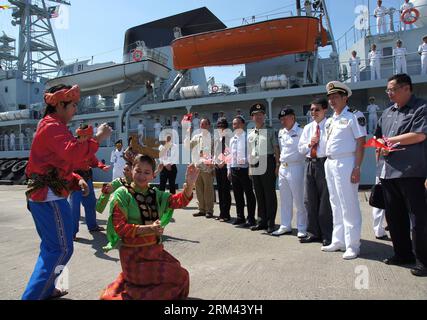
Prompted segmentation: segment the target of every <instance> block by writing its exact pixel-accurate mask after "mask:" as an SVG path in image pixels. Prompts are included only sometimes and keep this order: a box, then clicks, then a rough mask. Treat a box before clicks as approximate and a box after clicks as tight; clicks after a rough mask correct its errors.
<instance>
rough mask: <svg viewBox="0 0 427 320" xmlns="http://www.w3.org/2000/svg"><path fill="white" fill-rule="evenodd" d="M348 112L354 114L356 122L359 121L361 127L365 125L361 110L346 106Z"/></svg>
mask: <svg viewBox="0 0 427 320" xmlns="http://www.w3.org/2000/svg"><path fill="white" fill-rule="evenodd" d="M348 112H351V113H353V114H354V116H355V117H356V118H357V122H358V123H359V125H360V126H362V127H364V126H366V118H365V116H364V115H363V113H362V112H361V111H359V110H357V109H351V108H348Z"/></svg>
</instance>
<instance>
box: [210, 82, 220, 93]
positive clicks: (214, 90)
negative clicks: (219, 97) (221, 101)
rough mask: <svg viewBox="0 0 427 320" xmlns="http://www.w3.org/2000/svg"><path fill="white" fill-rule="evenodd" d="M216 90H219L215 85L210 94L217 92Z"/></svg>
mask: <svg viewBox="0 0 427 320" xmlns="http://www.w3.org/2000/svg"><path fill="white" fill-rule="evenodd" d="M218 90H219V88H218V86H217V85H216V84H215V85H213V86H212V92H218Z"/></svg>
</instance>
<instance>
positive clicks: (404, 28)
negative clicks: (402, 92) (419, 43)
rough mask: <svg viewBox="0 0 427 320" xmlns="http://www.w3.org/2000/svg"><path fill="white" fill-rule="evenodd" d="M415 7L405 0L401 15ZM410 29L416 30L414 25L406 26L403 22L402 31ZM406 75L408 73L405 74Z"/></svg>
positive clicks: (407, 14) (401, 7)
mask: <svg viewBox="0 0 427 320" xmlns="http://www.w3.org/2000/svg"><path fill="white" fill-rule="evenodd" d="M413 7H414V4H413V3H411V2H410V1H409V0H405V2H404V3H403V4H402V5H401V6H400V14H402V13H403V12H404V11H405V10H409V9H412V8H413ZM407 16H410V15H409V12H408V13H406V14H405V18H406V17H407ZM407 27H409V29H411V30H412V29H414V24H413V23H411V24H406V23H404V22H403V21H402V30H403V31H405V30H406V28H407ZM405 73H406V72H405Z"/></svg>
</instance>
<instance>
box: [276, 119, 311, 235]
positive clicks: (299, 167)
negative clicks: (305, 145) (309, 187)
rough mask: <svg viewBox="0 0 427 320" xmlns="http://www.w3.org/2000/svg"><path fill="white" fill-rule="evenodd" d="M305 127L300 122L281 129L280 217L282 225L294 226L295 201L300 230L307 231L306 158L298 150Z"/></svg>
mask: <svg viewBox="0 0 427 320" xmlns="http://www.w3.org/2000/svg"><path fill="white" fill-rule="evenodd" d="M302 132H303V129H302V128H301V127H299V125H298V123H295V125H294V126H293V127H292V129H291V130H289V131H288V130H287V129H286V128H283V129H281V130H280V131H279V147H280V163H281V165H280V169H279V190H280V219H281V223H280V224H281V226H283V227H286V228H292V211H293V210H292V209H293V203H295V207H296V216H297V228H298V232H302V233H306V232H307V211H306V209H305V206H304V160H305V157H304V155H302V154H301V153H299V151H298V142H299V139H300V137H301V134H302Z"/></svg>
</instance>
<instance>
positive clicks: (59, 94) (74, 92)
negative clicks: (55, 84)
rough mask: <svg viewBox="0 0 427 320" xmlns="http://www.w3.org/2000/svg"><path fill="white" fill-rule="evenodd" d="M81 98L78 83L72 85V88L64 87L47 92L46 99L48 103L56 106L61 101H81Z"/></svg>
mask: <svg viewBox="0 0 427 320" xmlns="http://www.w3.org/2000/svg"><path fill="white" fill-rule="evenodd" d="M79 100H80V87H79V86H78V85H74V86H72V87H71V88H70V89H62V90H59V91H56V92H54V93H45V94H44V101H45V102H46V104H48V105H51V106H54V107H56V106H57V105H58V104H59V103H60V102H68V101H71V102H75V103H77V102H79Z"/></svg>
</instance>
